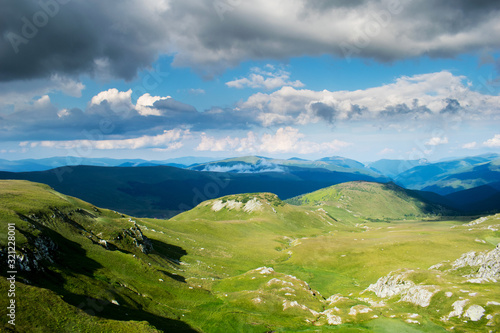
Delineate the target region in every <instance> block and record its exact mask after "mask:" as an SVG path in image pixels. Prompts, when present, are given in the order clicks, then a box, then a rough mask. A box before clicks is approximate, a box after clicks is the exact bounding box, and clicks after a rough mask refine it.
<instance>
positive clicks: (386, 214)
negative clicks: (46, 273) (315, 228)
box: [287, 181, 454, 220]
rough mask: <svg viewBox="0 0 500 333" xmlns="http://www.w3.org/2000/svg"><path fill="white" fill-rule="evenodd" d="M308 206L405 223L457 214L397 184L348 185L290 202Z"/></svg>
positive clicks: (365, 183) (303, 196)
mask: <svg viewBox="0 0 500 333" xmlns="http://www.w3.org/2000/svg"><path fill="white" fill-rule="evenodd" d="M287 202H289V203H294V204H298V205H307V206H320V207H322V206H327V207H331V208H335V209H342V210H346V211H348V212H349V213H352V214H354V215H355V216H358V217H361V218H363V219H367V220H402V219H408V218H416V217H420V218H422V217H430V216H435V215H447V214H454V213H453V212H452V211H451V210H450V209H447V208H445V207H443V206H441V205H439V204H436V203H434V202H432V201H430V200H428V198H426V197H425V196H424V195H422V194H421V193H420V192H418V191H410V190H406V189H404V188H402V187H399V186H397V185H396V184H394V183H387V184H380V183H370V182H363V181H357V182H348V183H343V184H338V185H333V186H330V187H328V188H324V189H320V190H318V191H315V192H312V193H308V194H303V195H300V196H298V197H295V198H292V199H289V200H287Z"/></svg>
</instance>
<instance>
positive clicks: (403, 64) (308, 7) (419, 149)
mask: <svg viewBox="0 0 500 333" xmlns="http://www.w3.org/2000/svg"><path fill="white" fill-rule="evenodd" d="M0 35H1V37H2V38H0V159H9V160H16V159H26V158H45V157H51V156H77V157H85V158H93V157H95V158H99V157H112V158H142V159H149V160H165V159H169V158H175V157H181V156H210V157H221V158H222V157H233V156H245V155H259V156H268V157H275V158H290V157H301V158H306V159H317V158H321V157H325V156H344V157H348V158H353V159H356V160H359V161H363V162H368V161H375V160H379V159H428V160H439V159H442V158H449V157H455V156H456V157H458V156H469V155H479V154H483V153H489V152H496V153H499V152H500V126H499V124H500V2H499V1H498V0H494V1H489V0H476V1H468V0H435V1H427V0H423V1H416V0H337V1H330V0H245V1H243V0H207V1H200V0H141V1H139V0H128V1H113V0H110V1H97V0H33V1H32V0H25V1H18V0H0Z"/></svg>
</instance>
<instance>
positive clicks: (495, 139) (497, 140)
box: [483, 134, 500, 148]
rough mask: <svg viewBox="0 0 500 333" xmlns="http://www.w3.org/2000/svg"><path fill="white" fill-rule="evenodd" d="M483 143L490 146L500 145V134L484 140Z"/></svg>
mask: <svg viewBox="0 0 500 333" xmlns="http://www.w3.org/2000/svg"><path fill="white" fill-rule="evenodd" d="M483 145H485V146H486V147H490V148H497V147H500V134H496V135H495V136H494V137H493V138H491V139H489V140H486V141H485V142H483Z"/></svg>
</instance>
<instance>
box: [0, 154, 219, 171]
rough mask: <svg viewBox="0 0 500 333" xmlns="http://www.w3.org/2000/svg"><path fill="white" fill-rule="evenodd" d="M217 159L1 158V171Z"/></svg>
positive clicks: (182, 165)
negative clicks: (10, 159)
mask: <svg viewBox="0 0 500 333" xmlns="http://www.w3.org/2000/svg"><path fill="white" fill-rule="evenodd" d="M213 160H215V159H214V158H211V157H194V156H187V157H178V158H171V159H167V160H156V161H155V160H153V161H147V160H143V159H113V158H86V157H77V156H60V157H49V158H41V159H23V160H17V161H9V160H2V159H0V171H10V172H30V171H45V170H50V169H55V168H59V167H65V166H75V165H88V166H108V167H115V166H121V167H137V166H155V165H167V166H175V167H178V168H186V166H189V165H193V164H197V163H206V162H210V161H213Z"/></svg>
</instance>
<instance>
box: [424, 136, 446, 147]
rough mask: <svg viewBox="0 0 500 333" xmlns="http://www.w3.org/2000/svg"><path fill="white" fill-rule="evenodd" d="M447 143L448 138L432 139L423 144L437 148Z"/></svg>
mask: <svg viewBox="0 0 500 333" xmlns="http://www.w3.org/2000/svg"><path fill="white" fill-rule="evenodd" d="M447 143H448V138H447V137H443V138H440V137H437V136H436V137H433V138H431V139H430V140H429V141H427V142H426V143H425V144H426V145H428V146H439V145H444V144H447Z"/></svg>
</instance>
